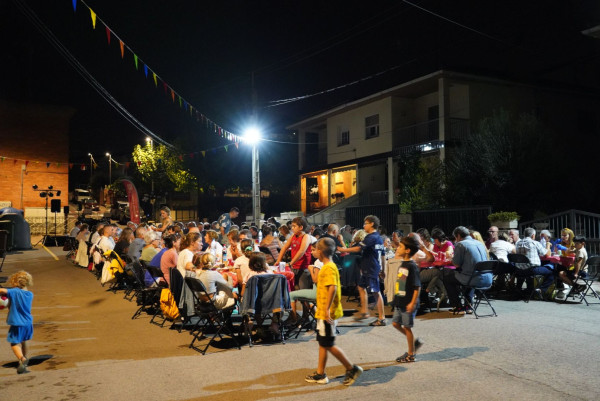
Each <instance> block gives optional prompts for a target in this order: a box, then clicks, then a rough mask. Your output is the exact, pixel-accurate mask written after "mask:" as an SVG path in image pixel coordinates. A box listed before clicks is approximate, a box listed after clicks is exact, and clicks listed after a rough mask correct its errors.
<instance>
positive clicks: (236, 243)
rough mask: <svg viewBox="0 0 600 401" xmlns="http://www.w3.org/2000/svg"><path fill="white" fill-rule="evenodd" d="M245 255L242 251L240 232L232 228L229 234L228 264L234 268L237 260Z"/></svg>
mask: <svg viewBox="0 0 600 401" xmlns="http://www.w3.org/2000/svg"><path fill="white" fill-rule="evenodd" d="M242 255H243V252H242V251H241V250H240V232H239V231H238V230H237V229H235V228H232V229H231V230H229V232H228V233H227V256H226V259H227V264H229V265H230V266H233V264H234V262H235V261H236V259H237V258H239V257H240V256H242Z"/></svg>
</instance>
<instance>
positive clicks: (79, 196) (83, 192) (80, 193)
mask: <svg viewBox="0 0 600 401" xmlns="http://www.w3.org/2000/svg"><path fill="white" fill-rule="evenodd" d="M84 199H94V197H93V196H92V193H91V192H90V191H88V190H87V189H82V188H77V189H75V190H74V191H73V203H76V204H80V203H81V202H82V201H83V200H84Z"/></svg>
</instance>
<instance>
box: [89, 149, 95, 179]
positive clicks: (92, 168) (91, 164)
mask: <svg viewBox="0 0 600 401" xmlns="http://www.w3.org/2000/svg"><path fill="white" fill-rule="evenodd" d="M88 156H89V157H90V187H91V186H92V175H93V174H94V173H93V171H94V156H92V154H91V153H88Z"/></svg>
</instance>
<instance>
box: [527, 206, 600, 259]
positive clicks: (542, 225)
mask: <svg viewBox="0 0 600 401" xmlns="http://www.w3.org/2000/svg"><path fill="white" fill-rule="evenodd" d="M527 227H534V228H535V229H536V231H537V233H536V235H539V232H540V231H541V230H543V229H547V230H548V231H550V233H551V234H552V237H553V238H558V237H559V236H560V230H562V229H563V228H570V229H571V230H573V232H574V233H575V235H583V236H584V237H585V238H586V241H585V247H586V250H587V253H588V255H590V256H591V255H600V214H596V213H588V212H584V211H581V210H575V209H571V210H566V211H564V212H560V213H555V214H552V215H550V216H546V217H541V218H538V219H535V220H529V221H525V222H522V223H519V231H520V232H523V230H524V229H525V228H527Z"/></svg>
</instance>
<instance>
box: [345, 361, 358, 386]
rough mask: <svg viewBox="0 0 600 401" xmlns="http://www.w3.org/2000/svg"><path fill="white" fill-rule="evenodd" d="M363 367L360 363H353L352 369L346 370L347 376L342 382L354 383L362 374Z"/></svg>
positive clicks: (346, 383) (347, 384)
mask: <svg viewBox="0 0 600 401" xmlns="http://www.w3.org/2000/svg"><path fill="white" fill-rule="evenodd" d="M362 372H363V369H362V368H361V367H360V366H358V365H353V366H352V369H350V370H347V371H346V377H344V381H343V382H342V384H343V385H344V386H350V385H352V384H353V383H354V382H355V381H356V379H358V377H359V376H360V375H361V374H362Z"/></svg>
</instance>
